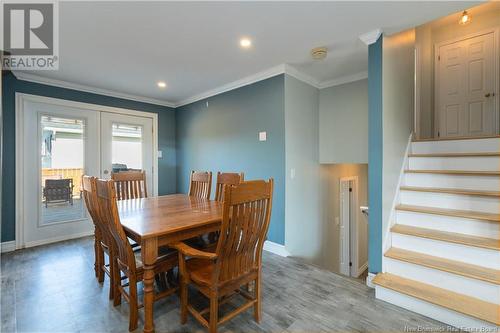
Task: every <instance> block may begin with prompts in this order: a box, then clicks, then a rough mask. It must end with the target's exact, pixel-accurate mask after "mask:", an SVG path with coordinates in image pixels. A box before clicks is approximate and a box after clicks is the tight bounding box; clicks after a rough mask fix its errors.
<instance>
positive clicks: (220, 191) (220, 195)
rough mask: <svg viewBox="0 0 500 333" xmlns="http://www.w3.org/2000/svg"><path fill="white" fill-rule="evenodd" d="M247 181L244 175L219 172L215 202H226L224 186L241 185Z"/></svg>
mask: <svg viewBox="0 0 500 333" xmlns="http://www.w3.org/2000/svg"><path fill="white" fill-rule="evenodd" d="M244 180H245V175H244V173H243V172H242V173H233V172H217V182H216V185H215V201H221V202H222V201H224V185H239V184H240V183H241V182H243V181H244Z"/></svg>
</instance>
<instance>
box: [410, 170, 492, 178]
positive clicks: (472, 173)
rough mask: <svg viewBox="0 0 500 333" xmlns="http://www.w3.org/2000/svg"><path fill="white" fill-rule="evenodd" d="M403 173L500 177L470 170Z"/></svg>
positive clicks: (490, 172)
mask: <svg viewBox="0 0 500 333" xmlns="http://www.w3.org/2000/svg"><path fill="white" fill-rule="evenodd" d="M404 172H405V173H431V174H438V175H454V176H491V177H498V176H500V171H471V170H427V169H425V170H414V169H406V170H405V171H404Z"/></svg>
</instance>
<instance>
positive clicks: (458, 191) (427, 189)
mask: <svg viewBox="0 0 500 333" xmlns="http://www.w3.org/2000/svg"><path fill="white" fill-rule="evenodd" d="M401 190H403V191H414V192H432V193H447V194H461V195H474V196H480V197H500V192H498V191H479V190H463V189H456V188H439V187H418V186H401Z"/></svg>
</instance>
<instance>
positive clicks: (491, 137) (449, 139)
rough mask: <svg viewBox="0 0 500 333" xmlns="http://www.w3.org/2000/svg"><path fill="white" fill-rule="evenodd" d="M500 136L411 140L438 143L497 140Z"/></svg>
mask: <svg viewBox="0 0 500 333" xmlns="http://www.w3.org/2000/svg"><path fill="white" fill-rule="evenodd" d="M498 138H500V135H485V136H457V137H455V138H429V139H413V140H412V142H432V141H435V142H440V141H456V140H479V139H498Z"/></svg>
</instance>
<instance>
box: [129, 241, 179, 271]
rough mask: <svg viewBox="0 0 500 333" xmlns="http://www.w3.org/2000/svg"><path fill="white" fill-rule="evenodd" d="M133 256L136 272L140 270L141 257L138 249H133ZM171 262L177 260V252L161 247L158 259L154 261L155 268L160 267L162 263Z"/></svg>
mask: <svg viewBox="0 0 500 333" xmlns="http://www.w3.org/2000/svg"><path fill="white" fill-rule="evenodd" d="M134 256H135V267H136V269H138V270H142V266H143V264H142V257H141V250H140V249H137V250H136V249H134ZM173 260H177V250H174V249H172V248H169V247H166V246H162V247H160V248H159V249H158V259H157V260H156V264H155V266H156V267H161V266H162V264H163V263H170V262H172V261H173Z"/></svg>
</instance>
